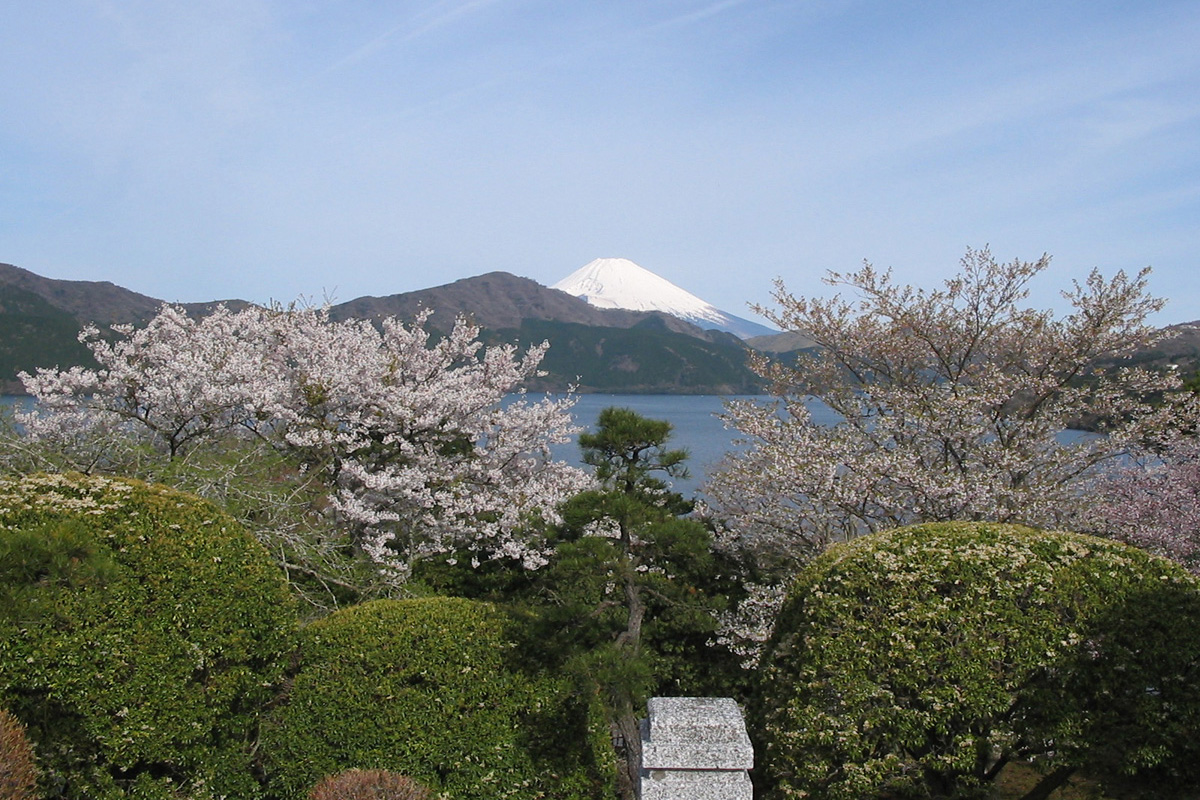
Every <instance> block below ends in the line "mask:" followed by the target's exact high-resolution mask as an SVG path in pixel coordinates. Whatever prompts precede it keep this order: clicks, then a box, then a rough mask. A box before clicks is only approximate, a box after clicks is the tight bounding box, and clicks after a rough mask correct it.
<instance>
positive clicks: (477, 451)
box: [18, 306, 589, 573]
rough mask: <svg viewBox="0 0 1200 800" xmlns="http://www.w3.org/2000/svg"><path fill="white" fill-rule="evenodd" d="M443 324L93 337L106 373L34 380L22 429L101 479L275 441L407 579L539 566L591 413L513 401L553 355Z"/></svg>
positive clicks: (314, 324)
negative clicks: (142, 460) (486, 566)
mask: <svg viewBox="0 0 1200 800" xmlns="http://www.w3.org/2000/svg"><path fill="white" fill-rule="evenodd" d="M428 316H429V314H428V313H423V314H420V315H418V316H417V318H416V319H415V320H414V321H413V322H412V323H411V324H408V325H406V324H403V323H401V322H400V321H398V320H396V319H385V320H383V321H382V323H381V325H380V326H379V327H378V328H376V327H375V326H373V325H372V324H370V323H369V322H365V321H358V320H349V321H341V322H338V321H333V320H331V319H330V318H329V315H328V312H327V310H318V309H296V308H291V309H263V308H256V307H251V308H247V309H245V310H242V311H237V312H234V311H231V310H229V309H228V308H225V307H223V306H221V307H218V308H217V309H216V310H215V311H214V312H213V313H211V314H209V315H208V316H205V317H201V318H198V319H193V318H191V317H189V316H188V315H187V314H186V313H185V312H184V311H183V309H181V308H178V307H173V306H164V307H163V308H162V310H161V312H160V313H159V314H158V316H156V317H155V318H154V319H153V320H151V322H150V323H149V325H147V326H146V327H145V328H141V329H133V328H132V327H129V326H116V327H114V328H113V332H114V334H115V340H114V341H112V342H110V341H108V340H107V339H105V338H103V337H102V336H101V333H100V331H99V330H97V329H96V328H89V329H87V330H85V331H84V332H83V333H82V334H81V335H80V338H81V340H82V341H84V342H86V343H87V344H88V345H89V347H90V348H91V350H92V352H93V353H94V355H95V357H96V360H97V361H98V362H99V364H100V368H99V369H96V370H92V369H85V368H81V367H74V368H71V369H69V370H57V369H39V370H38V373H37V375H33V376H31V375H28V374H22V375H21V377H22V379H23V380H24V382H25V385H26V388H27V389H28V391H29V392H30V394H32V395H33V396H34V397H36V398H37V404H36V406H35V407H34V409H33V410H32V411H30V412H26V413H23V414H21V415H20V417H19V420H18V421H19V422H20V424H21V425H23V426H24V428H25V430H26V431H27V433H28V434H29V435H30V436H32V437H35V438H41V439H50V440H54V441H56V442H58V443H59V444H60V445H61V446H62V447H63V448H64V449H68V450H73V451H74V452H75V453H76V465H77V466H79V467H81V468H84V469H87V468H89V467H90V466H95V465H96V464H98V463H101V462H103V460H104V459H105V458H106V456H107V455H108V454H111V452H112V450H113V448H115V447H120V446H123V443H125V442H128V441H129V440H130V439H131V438H135V439H142V440H148V441H149V442H150V443H151V444H152V445H153V446H154V447H155V448H157V449H158V450H159V451H161V452H163V453H164V454H166V455H167V456H169V457H170V458H176V457H178V456H181V455H183V454H185V453H186V452H187V451H188V449H189V448H191V447H194V446H197V445H199V444H200V443H202V442H214V441H215V442H220V441H221V440H222V438H223V437H228V436H234V435H238V436H252V437H257V438H258V439H260V440H261V441H263V442H264V443H268V444H270V445H271V446H273V447H276V448H279V449H281V450H283V451H286V452H289V453H293V454H295V455H296V456H297V457H298V459H299V462H300V466H301V468H304V469H308V470H318V471H320V472H321V473H322V474H323V475H324V476H325V478H326V479H327V481H328V485H329V495H330V501H331V507H332V508H333V509H334V510H335V511H336V512H337V513H338V514H340V515H341V518H342V519H343V520H345V521H346V522H348V523H350V524H351V525H352V526H354V528H355V530H356V532H357V537H358V541H359V543H360V545H361V546H362V547H363V548H364V550H366V552H368V553H369V554H370V555H371V556H372V557H373V558H374V559H375V560H376V561H378V562H379V563H380V564H381V565H385V566H388V567H391V568H393V569H395V570H398V571H399V572H401V573H403V571H404V570H405V569H406V568H407V566H408V565H409V564H411V561H412V560H413V559H415V558H418V557H420V556H421V555H423V554H427V553H432V552H444V551H447V550H451V549H457V548H468V549H472V550H475V551H478V552H481V553H486V554H488V555H492V556H496V555H503V556H508V557H512V558H518V559H523V560H524V561H525V562H526V563H528V564H530V565H533V564H536V563H538V562H539V561H540V560H541V559H542V558H543V553H542V551H541V549H540V547H539V545H538V544H537V542H535V541H534V540H532V539H530V538H529V537H526V536H525V535H524V533H523V532H524V531H525V529H526V528H527V527H528V523H529V522H530V521H531V520H534V519H537V518H540V519H552V518H553V517H554V514H555V511H554V509H555V507H556V506H557V505H558V503H559V502H560V501H561V500H563V499H564V498H566V497H567V496H569V495H571V494H573V493H575V492H578V491H580V490H581V489H582V488H584V487H585V486H586V485H588V482H589V479H588V477H587V476H586V475H585V474H584V473H583V472H582V471H580V470H578V469H575V468H574V467H571V466H569V465H567V464H565V463H564V462H560V461H556V460H554V459H553V458H551V455H550V446H551V445H553V444H556V443H560V442H564V441H566V440H567V439H568V437H569V436H570V435H571V434H572V433H574V431H575V428H574V427H573V421H572V419H571V416H570V413H569V410H570V407H571V405H572V404H573V399H571V398H569V397H567V398H560V399H554V398H546V399H543V400H540V401H537V402H534V401H532V400H529V399H526V398H525V397H523V396H518V397H517V398H516V399H514V400H510V401H509V400H506V397H507V396H508V395H510V394H511V393H513V392H518V387H519V386H520V385H521V384H522V382H523V381H525V380H526V379H527V378H529V377H531V376H533V375H534V374H536V371H537V368H538V365H539V364H540V362H541V359H542V357H543V355H544V353H545V351H546V348H547V346H548V345H547V344H546V343H542V344H540V345H537V346H533V347H530V348H529V349H528V350H527V351H526V352H524V353H518V351H517V348H516V347H515V346H511V345H505V346H498V347H490V348H486V349H484V348H483V346H482V344H481V343H480V342H479V341H478V336H479V330H478V328H476V327H475V326H473V325H471V324H469V323H468V322H467V321H466V320H463V319H460V320H458V321H457V322H456V324H455V326H454V329H453V330H452V331H451V332H450V333H449V334H448V335H447V336H445V337H444V338H439V339H434V337H432V336H431V335H430V334H429V333H428V332H426V330H425V323H426V321H427V320H428Z"/></svg>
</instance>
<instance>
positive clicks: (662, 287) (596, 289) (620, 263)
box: [550, 258, 777, 339]
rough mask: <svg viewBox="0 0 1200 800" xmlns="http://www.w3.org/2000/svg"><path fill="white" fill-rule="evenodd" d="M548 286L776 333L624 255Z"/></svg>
mask: <svg viewBox="0 0 1200 800" xmlns="http://www.w3.org/2000/svg"><path fill="white" fill-rule="evenodd" d="M550 288H552V289H558V290H560V291H563V292H566V293H567V294H572V295H575V296H576V297H579V298H582V299H583V300H586V301H587V302H588V303H590V304H591V305H594V306H596V307H598V308H625V309H629V310H632V311H662V312H664V313H667V314H670V315H672V316H675V317H679V318H680V319H685V320H687V321H688V322H691V323H693V324H695V325H698V326H699V327H701V328H705V329H716V330H721V331H728V332H729V333H732V334H734V335H736V336H739V337H741V338H743V339H745V338H748V337H750V336H762V335H765V334H771V333H777V331H773V330H771V329H770V328H768V327H766V326H765V325H759V324H758V323H757V322H751V321H750V320H748V319H742V318H741V317H738V316H736V315H734V314H730V313H728V312H726V311H722V310H721V309H719V308H717V307H716V306H714V305H712V304H711V303H706V302H705V301H703V300H701V299H700V298H699V297H696V295H694V294H692V293H691V292H688V291H686V290H684V289H681V288H679V287H678V286H676V285H675V284H673V283H671V282H670V281H668V280H667V279H666V278H662V277H659V276H658V275H655V274H654V273H653V272H651V271H650V270H648V269H645V268H644V267H640V266H638V265H637V264H635V263H633V262H632V261H630V260H629V259H627V258H597V259H596V260H595V261H592V262H590V263H588V264H585V265H584V266H583V267H581V268H580V269H577V270H576V271H575V272H572V273H571V274H570V275H568V276H567V277H565V278H563V279H562V280H561V281H559V282H558V283H556V284H554V285H553V286H552V287H550Z"/></svg>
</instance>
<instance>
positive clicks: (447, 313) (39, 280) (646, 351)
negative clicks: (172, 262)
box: [0, 264, 761, 394]
mask: <svg viewBox="0 0 1200 800" xmlns="http://www.w3.org/2000/svg"><path fill="white" fill-rule="evenodd" d="M0 287H11V290H10V291H9V292H8V294H9V295H13V296H15V295H17V294H18V293H21V296H22V298H23V299H24V301H25V302H23V303H22V304H21V305H20V307H19V308H18V307H16V306H14V308H13V311H12V312H5V311H4V309H3V307H0V368H2V370H3V374H0V391H2V392H5V393H11V394H18V393H22V392H23V388H24V387H23V386H22V385H21V384H20V383H19V381H17V379H16V375H17V373H18V372H20V371H22V370H24V371H26V372H33V371H34V369H35V368H36V367H38V366H59V367H60V368H67V367H69V366H74V365H75V364H82V363H85V362H86V360H87V358H86V356H80V357H79V358H75V359H74V360H72V358H73V357H72V356H70V355H68V354H71V353H74V354H76V355H78V354H79V352H80V348H81V346H80V345H79V344H78V342H76V341H75V334H76V333H78V331H79V330H80V329H81V328H82V327H83V326H84V325H86V324H89V323H95V324H99V325H102V326H106V325H111V324H114V323H130V324H135V325H137V324H143V323H145V322H146V321H148V320H149V319H150V318H152V317H153V316H154V314H155V313H157V311H158V309H159V308H160V307H161V306H162V304H163V303H162V301H160V300H157V299H155V298H152V297H149V296H147V295H142V294H139V293H137V292H133V291H131V290H128V289H124V288H122V287H120V286H117V285H115V284H112V283H109V282H98V281H67V280H58V279H52V278H44V277H42V276H39V275H37V274H35V273H32V272H30V271H29V270H25V269H22V268H20V267H15V266H13V265H8V264H5V265H0ZM224 302H225V305H227V306H228V307H230V308H233V309H235V310H236V309H238V308H242V307H245V306H248V305H250V304H249V303H248V302H246V301H243V300H232V301H224ZM177 305H180V306H181V307H183V308H184V309H185V310H187V311H188V313H191V314H198V315H199V314H204V313H208V312H209V311H211V309H212V308H213V307H215V306H216V305H217V302H216V301H214V302H209V303H182V304H177ZM423 308H429V309H431V310H432V311H433V314H432V316H431V317H430V320H429V323H428V325H429V328H430V329H431V330H435V331H440V332H442V333H445V332H447V331H449V329H450V328H451V327H452V325H453V323H454V318H455V317H457V316H459V315H466V316H467V317H468V318H470V319H471V320H472V321H473V322H474V323H475V324H477V325H479V326H480V327H481V328H482V329H483V331H482V333H481V338H483V339H484V341H486V342H488V343H491V344H498V343H510V342H514V341H520V342H523V343H524V344H535V343H540V342H541V341H542V340H543V338H545V339H548V340H550V343H551V351H554V353H555V354H554V356H552V357H550V358H548V361H547V363H546V364H545V369H546V370H547V371H548V372H550V373H551V374H550V375H549V376H546V377H544V378H542V379H539V380H538V381H535V382H533V383H532V384H531V385H530V387H529V388H532V389H536V390H541V391H562V390H565V389H566V388H568V387H569V386H576V387H577V388H578V389H579V390H580V391H609V392H625V391H628V392H653V393H664V394H671V393H690V394H709V393H713V394H719V393H723V392H725V391H726V390H729V391H733V392H736V393H750V392H754V391H757V390H759V389H760V388H761V382H760V381H759V379H758V378H757V376H755V375H754V374H753V373H752V372H751V371H750V369H749V367H748V366H747V363H746V362H747V360H748V352H749V351H748V350H747V348H746V346H745V345H744V344H743V343H742V342H741V341H740V340H738V339H737V338H736V337H734V336H733V335H732V334H728V333H722V332H720V331H704V330H701V329H700V328H698V327H696V326H695V325H692V324H691V323H689V322H686V321H684V320H680V319H677V318H675V317H672V316H670V315H667V314H664V313H662V312H656V311H649V312H639V311H628V310H621V309H599V308H595V307H593V306H591V305H589V304H588V303H586V302H584V301H583V300H580V299H579V298H577V297H573V296H571V295H569V294H566V293H565V292H561V291H558V290H555V289H550V288H547V287H545V286H542V285H541V284H539V283H537V282H536V281H533V280H531V279H529V278H522V277H518V276H515V275H511V274H509V273H505V272H491V273H486V274H484V275H479V276H473V277H471V278H463V279H461V280H458V281H454V282H452V283H449V284H444V285H442V286H435V287H431V288H429V289H422V290H417V291H414V292H405V293H400V294H395V295H388V296H385V297H369V296H364V297H359V298H355V299H354V300H350V301H347V302H345V303H339V304H335V305H332V306H331V307H330V315H331V317H333V318H334V319H351V318H356V319H368V320H376V321H377V320H379V319H381V318H383V317H387V316H394V317H397V318H400V319H402V320H403V319H411V318H412V317H413V316H414V315H415V314H417V313H418V312H419V311H420V310H421V309H423ZM31 314H32V317H31ZM22 315H23V316H22ZM65 320H74V323H75V324H74V325H69V324H67V322H66V321H65ZM605 331H613V332H615V331H623V333H619V334H618V333H605ZM539 336H540V337H541V338H538V337H539ZM556 347H557V348H558V349H557V350H555V348H556ZM568 351H570V352H574V353H575V354H576V358H575V362H576V363H575V364H574V365H573V364H572V363H571V360H570V359H568V358H566V356H565V355H564V354H565V353H566V352H568ZM52 353H53V355H52ZM63 359H67V360H66V361H64V360H63Z"/></svg>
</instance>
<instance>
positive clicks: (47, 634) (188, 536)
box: [0, 474, 295, 800]
mask: <svg viewBox="0 0 1200 800" xmlns="http://www.w3.org/2000/svg"><path fill="white" fill-rule="evenodd" d="M0 587H3V588H0V705H3V706H7V707H8V708H9V709H11V710H12V712H13V713H14V714H15V715H16V716H17V717H18V718H19V719H20V720H21V721H22V722H23V723H24V724H25V726H26V728H27V730H28V733H29V737H30V739H31V740H32V741H33V742H34V744H35V747H36V749H37V752H38V755H39V761H40V766H41V767H42V770H43V775H42V781H41V785H42V791H43V792H44V793H45V794H46V795H47V796H50V797H58V796H62V797H67V798H89V800H100V799H102V798H119V797H139V798H167V797H177V796H179V795H180V794H181V793H187V794H188V795H189V796H191V797H196V798H199V797H205V796H210V795H211V796H222V795H227V796H231V797H238V798H242V799H243V800H245V799H252V798H254V797H257V796H258V795H259V794H260V788H259V784H258V783H257V781H256V780H255V779H254V777H253V774H252V763H251V755H250V752H251V748H252V745H253V742H254V739H255V736H256V733H257V721H258V719H257V718H258V709H260V708H261V707H263V706H264V705H265V704H266V703H267V702H268V701H269V700H270V699H271V698H272V697H273V696H274V694H275V692H276V688H275V687H276V684H277V683H278V682H279V681H280V680H281V679H282V677H283V667H284V666H285V662H286V660H287V659H286V656H287V654H288V653H289V652H290V651H291V649H292V647H293V637H294V630H295V614H294V609H293V607H292V601H291V599H290V596H289V593H288V590H287V586H286V584H285V582H284V580H283V576H282V575H281V573H280V572H279V570H278V569H277V568H276V567H275V566H274V565H273V564H272V561H271V559H270V557H269V556H268V554H267V553H266V551H265V550H264V549H263V548H262V546H261V545H260V544H259V543H258V542H257V541H256V540H255V539H254V538H253V537H251V536H250V535H249V534H247V533H246V532H245V531H244V530H243V529H242V528H241V527H240V526H239V525H238V524H237V523H235V522H234V521H233V520H232V519H230V518H229V517H227V516H225V515H224V514H222V513H221V512H219V511H218V510H217V509H215V508H214V507H213V506H211V505H210V504H208V503H206V502H204V501H201V500H199V499H197V498H195V497H192V496H190V495H186V494H183V493H181V492H177V491H174V490H172V489H168V488H166V487H163V486H153V485H147V484H144V483H140V482H137V481H126V480H114V479H106V478H100V477H95V476H83V475H78V474H72V475H34V476H26V477H19V478H5V479H0Z"/></svg>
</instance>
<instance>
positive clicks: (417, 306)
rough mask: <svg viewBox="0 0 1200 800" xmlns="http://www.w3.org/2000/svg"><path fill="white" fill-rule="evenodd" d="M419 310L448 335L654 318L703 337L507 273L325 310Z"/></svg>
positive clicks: (342, 314) (365, 313) (367, 315)
mask: <svg viewBox="0 0 1200 800" xmlns="http://www.w3.org/2000/svg"><path fill="white" fill-rule="evenodd" d="M423 308H429V309H433V316H432V317H431V319H430V324H432V325H433V326H434V327H436V328H437V329H438V330H449V329H450V327H451V326H452V325H453V324H454V318H455V317H456V316H458V315H460V314H465V315H467V316H468V317H470V318H471V319H472V320H474V322H475V324H477V325H479V326H480V327H484V328H490V329H492V330H498V329H504V328H517V327H520V325H521V322H522V320H527V319H536V320H554V321H557V322H571V323H576V324H579V325H595V326H598V327H602V328H632V327H633V326H635V325H638V324H640V323H642V322H644V321H645V320H646V319H648V318H650V317H652V316H654V317H660V318H662V321H663V324H664V325H665V326H666V327H667V328H668V329H670V330H674V331H676V332H678V333H685V334H689V335H693V336H700V337H706V336H707V334H705V333H704V332H703V331H702V330H700V329H699V328H697V327H696V326H694V325H692V324H690V323H687V322H684V321H683V320H679V319H675V318H672V317H670V316H668V315H666V314H663V313H661V312H649V311H642V312H635V311H625V310H620V309H601V308H596V307H595V306H592V305H589V304H588V303H586V302H584V301H583V300H580V299H579V298H578V297H572V296H571V295H569V294H567V293H565V292H560V291H557V290H555V289H548V288H546V287H545V286H542V285H541V284H540V283H538V282H537V281H532V280H530V279H529V278H521V277H518V276H516V275H511V274H509V273H507V272H489V273H487V274H486V275H478V276H475V277H472V278H463V279H462V280H458V281H455V282H454V283H448V284H446V285H444V286H435V287H433V288H430V289H418V290H417V291H414V292H405V293H403V294H393V295H388V296H387V297H359V298H357V299H355V300H350V301H349V302H346V303H340V304H338V305H335V306H333V308H331V309H330V314H331V316H332V317H333V318H334V319H351V318H354V319H382V318H383V317H388V316H391V317H397V318H399V319H410V318H411V317H412V316H413V315H414V314H416V313H417V312H418V311H419V310H421V309H423Z"/></svg>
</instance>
